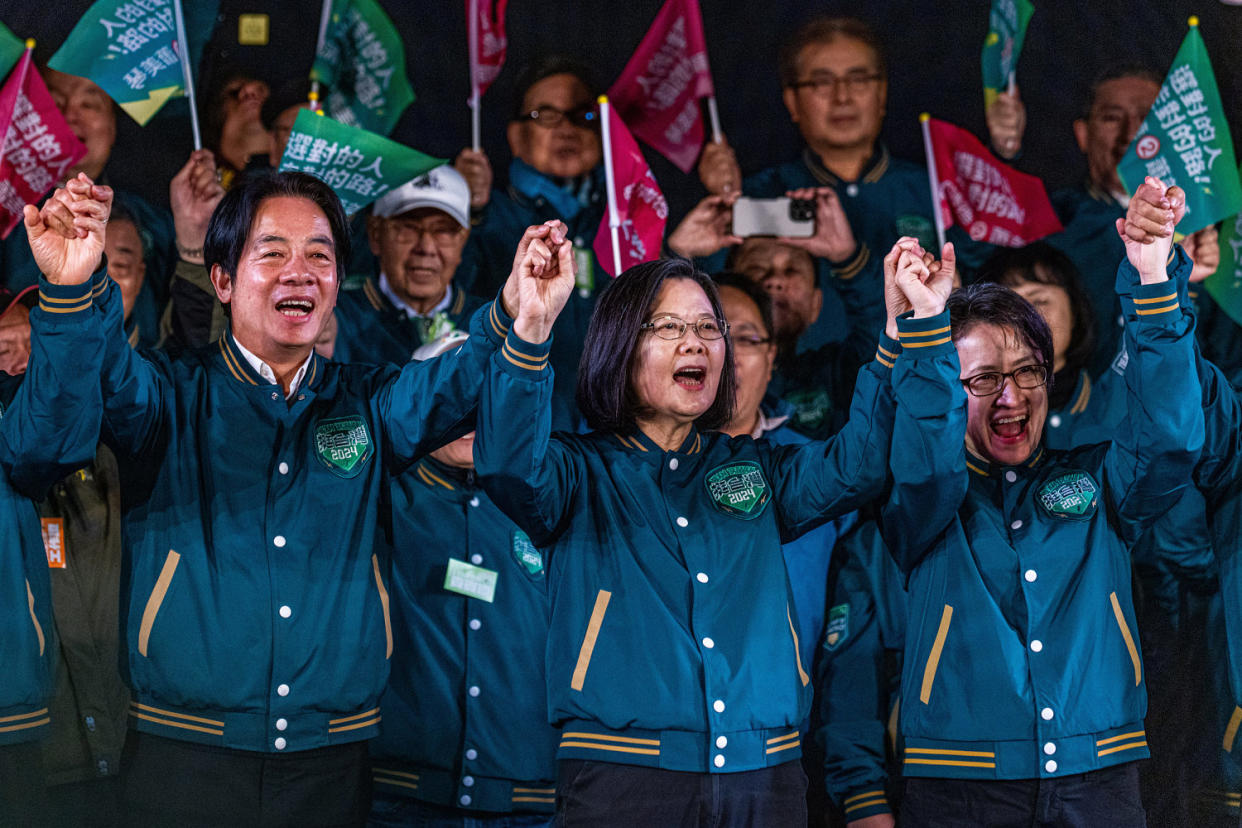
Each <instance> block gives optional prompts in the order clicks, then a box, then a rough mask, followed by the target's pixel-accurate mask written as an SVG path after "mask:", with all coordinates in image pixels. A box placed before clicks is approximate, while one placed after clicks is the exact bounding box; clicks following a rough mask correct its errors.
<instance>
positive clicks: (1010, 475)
mask: <svg viewBox="0 0 1242 828" xmlns="http://www.w3.org/2000/svg"><path fill="white" fill-rule="evenodd" d="M1017 479H1018V473H1017V472H1015V471H1014V470H1012V469H1010V470H1009V471H1007V472H1005V480H1006V481H1008V482H1010V483H1013V482H1015V481H1016V480H1017Z"/></svg>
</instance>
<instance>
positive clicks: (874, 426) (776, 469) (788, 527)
mask: <svg viewBox="0 0 1242 828" xmlns="http://www.w3.org/2000/svg"><path fill="white" fill-rule="evenodd" d="M886 352H887V353H892V350H891V349H886V348H885V345H884V343H881V345H880V350H879V351H877V353H876V358H875V359H874V360H872V361H870V362H869V363H867V364H866V365H865V366H863V368H862V370H861V371H859V372H858V381H857V383H856V384H855V386H854V399H853V401H852V402H851V404H850V418H849V421H848V422H847V423H846V424H845V427H844V428H842V429H841V431H840V432H838V433H837V434H835V435H833V436H832V437H830V438H829V439H827V440H822V441H819V440H813V441H811V442H809V443H801V444H790V445H784V446H776V447H768V446H766V444H764V443H763V442H762V441H761V443H760V445H761V446H763V447H762V448H761V449H760V456H761V457H763V458H764V464H765V466H766V469H765V471H766V472H767V474H768V479H769V480H771V481H772V490H773V492H774V493H775V498H774V499H775V502H776V503H775V505H776V507H777V509H778V510H779V514H780V519H781V521H780V522H781V542H782V543H788V542H789V541H791V540H793V539H795V538H797V537H799V536H801V535H803V534H805V533H806V532H808V531H810V530H811V529H814V528H815V527H816V526H819V525H821V524H823V523H824V522H825V521H828V520H831V519H832V518H834V517H838V516H839V515H842V514H844V513H846V512H848V511H850V510H852V509H857V508H859V507H860V506H863V505H865V504H866V503H868V502H870V501H872V500H874V499H875V498H876V497H878V496H880V495H881V494H882V493H883V491H884V487H885V485H886V483H887V482H888V449H889V444H890V443H891V441H892V433H893V431H892V429H893V395H892V388H891V383H890V377H889V375H890V373H891V365H892V362H891V360H890V359H889V358H888V357H886V356H885V353H886Z"/></svg>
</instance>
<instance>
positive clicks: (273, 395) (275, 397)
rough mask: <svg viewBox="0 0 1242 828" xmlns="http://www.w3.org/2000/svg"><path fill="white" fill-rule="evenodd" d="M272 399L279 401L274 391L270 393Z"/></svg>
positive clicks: (278, 396)
mask: <svg viewBox="0 0 1242 828" xmlns="http://www.w3.org/2000/svg"><path fill="white" fill-rule="evenodd" d="M272 399H273V400H279V399H280V395H279V394H277V393H276V392H275V391H273V392H272Z"/></svg>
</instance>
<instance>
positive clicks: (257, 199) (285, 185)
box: [203, 170, 349, 284]
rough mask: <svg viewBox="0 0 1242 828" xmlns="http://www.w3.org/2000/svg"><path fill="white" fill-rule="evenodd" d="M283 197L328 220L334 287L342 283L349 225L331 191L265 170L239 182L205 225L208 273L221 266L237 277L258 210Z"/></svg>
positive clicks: (297, 175)
mask: <svg viewBox="0 0 1242 828" xmlns="http://www.w3.org/2000/svg"><path fill="white" fill-rule="evenodd" d="M282 196H289V197H292V198H304V199H306V200H308V201H310V202H311V203H313V204H314V205H315V206H316V207H318V208H319V209H320V210H322V211H323V214H324V215H325V216H327V217H328V226H329V227H331V228H332V246H333V247H334V248H335V250H334V252H335V254H336V281H337V284H340V283H341V282H343V281H344V280H345V267H346V264H347V263H348V262H349V225H348V223H347V222H346V221H345V211H344V210H343V209H342V208H341V200H340V199H339V198H337V197H336V193H334V192H332V188H331V187H329V186H328V185H327V184H325V183H323V182H322V181H320V180H319V179H318V178H316V177H315V176H313V175H307V174H306V173H303V172H291V171H289V172H276V171H274V170H272V171H268V170H264V171H261V172H256V173H254V174H247V175H244V176H240V177H239V178H238V180H237V183H236V184H235V185H234V186H233V189H231V190H229V191H228V192H227V193H225V194H224V198H222V199H220V203H219V204H217V205H216V209H215V212H213V213H212V214H211V221H210V222H208V224H207V239H206V241H204V242H203V260H204V263H205V264H206V265H207V270H208V271H210V270H211V268H212V267H213V266H215V265H220V268H221V269H222V270H223V271H224V272H225V273H227V274H228V275H229V278H230V279H231V278H233V277H234V276H236V275H237V262H238V261H239V260H240V259H241V255H242V251H243V250H245V249H246V242H247V241H249V239H250V230H251V228H252V227H253V226H254V219H255V216H256V215H257V214H258V212H259V208H260V207H261V206H262V205H263V202H264V201H266V200H267V199H269V198H280V197H282Z"/></svg>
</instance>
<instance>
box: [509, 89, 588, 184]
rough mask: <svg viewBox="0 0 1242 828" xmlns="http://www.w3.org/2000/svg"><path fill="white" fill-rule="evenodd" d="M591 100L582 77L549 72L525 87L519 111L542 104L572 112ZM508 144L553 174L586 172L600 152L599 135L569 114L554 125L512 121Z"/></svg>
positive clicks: (554, 176) (558, 176) (525, 120)
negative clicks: (575, 122) (579, 124)
mask: <svg viewBox="0 0 1242 828" xmlns="http://www.w3.org/2000/svg"><path fill="white" fill-rule="evenodd" d="M593 104H594V101H593V100H592V99H591V90H589V89H587V87H586V84H585V83H583V82H582V81H581V80H579V79H578V78H576V77H575V76H573V75H570V74H560V75H551V76H549V77H546V78H544V79H543V80H541V81H539V82H537V83H535V84H534V85H533V86H531V88H530V89H528V90H527V91H526V97H525V98H523V100H522V112H523V113H528V112H533V111H535V110H537V109H539V108H540V107H542V106H551V107H555V108H556V109H559V110H561V111H562V112H573V111H575V110H578V109H581V108H582V107H589V106H592V105H593ZM509 148H510V149H511V150H512V152H513V154H514V155H515V156H517V157H518V158H520V159H521V160H523V161H525V162H526V163H527V164H530V165H531V166H532V167H534V168H535V169H536V170H538V171H539V172H541V173H543V174H544V175H550V176H552V177H553V178H577V177H578V176H580V175H586V174H587V173H589V172H590V171H591V170H593V169H594V168H595V166H596V165H597V164H599V162H600V159H601V157H602V153H603V149H602V148H601V147H600V142H599V135H598V134H597V133H596V132H595V131H594V130H593V129H589V128H587V127H582V126H575V125H574V124H573V123H572V122H571V120H570V119H569V118H562V119H561V122H560V123H559V124H557V125H556V126H553V127H547V126H543V125H540V124H538V123H536V122H534V121H532V120H530V119H527V118H523V119H521V120H518V121H514V122H513V123H511V124H509Z"/></svg>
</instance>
